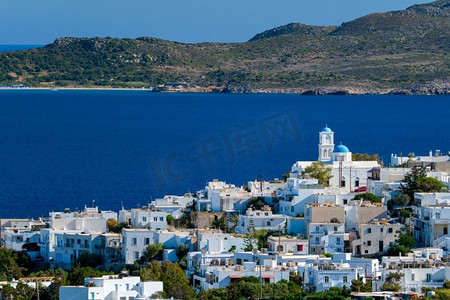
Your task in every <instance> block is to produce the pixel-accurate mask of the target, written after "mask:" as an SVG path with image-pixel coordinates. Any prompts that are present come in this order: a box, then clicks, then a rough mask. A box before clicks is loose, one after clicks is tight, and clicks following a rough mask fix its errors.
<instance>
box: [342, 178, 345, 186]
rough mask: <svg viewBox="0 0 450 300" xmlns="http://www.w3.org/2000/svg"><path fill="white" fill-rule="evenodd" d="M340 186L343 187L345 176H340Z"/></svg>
mask: <svg viewBox="0 0 450 300" xmlns="http://www.w3.org/2000/svg"><path fill="white" fill-rule="evenodd" d="M341 187H345V177H344V176H342V180H341Z"/></svg>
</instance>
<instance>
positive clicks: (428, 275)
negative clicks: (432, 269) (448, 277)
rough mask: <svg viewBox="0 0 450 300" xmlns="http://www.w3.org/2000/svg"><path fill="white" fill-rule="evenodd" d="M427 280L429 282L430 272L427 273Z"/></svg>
mask: <svg viewBox="0 0 450 300" xmlns="http://www.w3.org/2000/svg"><path fill="white" fill-rule="evenodd" d="M427 282H431V274H430V273H428V274H427Z"/></svg>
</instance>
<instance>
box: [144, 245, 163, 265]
mask: <svg viewBox="0 0 450 300" xmlns="http://www.w3.org/2000/svg"><path fill="white" fill-rule="evenodd" d="M163 249H164V245H163V244H150V245H148V246H147V248H145V250H144V253H143V255H142V259H143V260H144V261H151V260H152V259H154V258H155V257H157V256H161V254H162V251H163Z"/></svg>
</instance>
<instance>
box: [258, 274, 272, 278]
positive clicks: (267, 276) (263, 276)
mask: <svg viewBox="0 0 450 300" xmlns="http://www.w3.org/2000/svg"><path fill="white" fill-rule="evenodd" d="M261 277H262V278H275V275H270V274H267V275H262V276H261Z"/></svg>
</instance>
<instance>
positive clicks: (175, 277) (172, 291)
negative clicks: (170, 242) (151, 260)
mask: <svg viewBox="0 0 450 300" xmlns="http://www.w3.org/2000/svg"><path fill="white" fill-rule="evenodd" d="M161 270H162V275H161V281H162V282H163V286H164V293H165V296H166V298H170V297H174V298H175V299H193V298H194V295H195V292H194V289H193V288H192V286H191V285H190V284H189V279H188V278H187V277H186V275H185V274H184V272H183V270H182V269H181V268H180V266H179V265H178V264H177V263H171V262H169V261H167V260H165V261H163V262H162V264H161Z"/></svg>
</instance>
